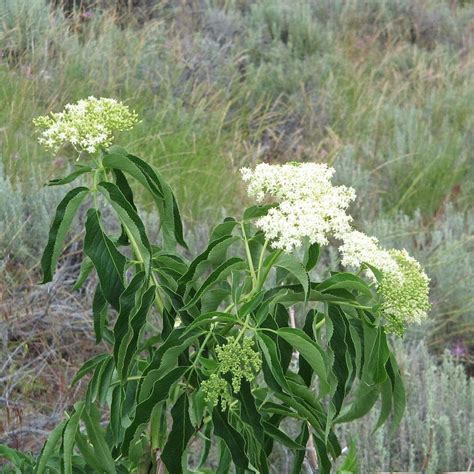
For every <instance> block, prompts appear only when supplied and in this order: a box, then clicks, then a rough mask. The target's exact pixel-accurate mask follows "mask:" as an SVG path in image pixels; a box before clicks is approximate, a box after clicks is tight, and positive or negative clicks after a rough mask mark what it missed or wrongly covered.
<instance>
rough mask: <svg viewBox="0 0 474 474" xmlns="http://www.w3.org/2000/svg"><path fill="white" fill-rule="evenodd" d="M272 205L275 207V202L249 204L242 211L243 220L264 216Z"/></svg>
mask: <svg viewBox="0 0 474 474" xmlns="http://www.w3.org/2000/svg"><path fill="white" fill-rule="evenodd" d="M274 207H277V204H265V205H262V206H251V207H249V208H248V209H246V210H245V211H244V221H248V220H250V219H256V218H257V217H262V216H266V215H267V214H268V211H269V210H270V209H272V208H274Z"/></svg>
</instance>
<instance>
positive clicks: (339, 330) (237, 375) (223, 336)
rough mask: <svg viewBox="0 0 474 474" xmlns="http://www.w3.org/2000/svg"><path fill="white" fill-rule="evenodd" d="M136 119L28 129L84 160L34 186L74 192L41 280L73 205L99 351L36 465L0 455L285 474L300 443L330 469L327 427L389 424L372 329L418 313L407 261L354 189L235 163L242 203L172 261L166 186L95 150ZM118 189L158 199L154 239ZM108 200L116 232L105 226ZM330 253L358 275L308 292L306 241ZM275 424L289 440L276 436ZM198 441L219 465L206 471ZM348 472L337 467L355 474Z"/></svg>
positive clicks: (112, 111)
mask: <svg viewBox="0 0 474 474" xmlns="http://www.w3.org/2000/svg"><path fill="white" fill-rule="evenodd" d="M136 122H137V117H136V114H135V113H133V112H130V111H129V110H128V108H127V107H126V106H124V105H123V104H120V103H119V102H117V101H114V100H111V99H95V98H89V99H87V100H83V101H80V102H79V103H78V104H74V105H69V106H67V107H66V110H65V112H62V113H59V114H51V115H50V116H49V117H43V118H39V119H37V121H36V123H37V124H38V125H39V126H40V127H41V129H42V132H41V136H40V141H41V142H42V143H44V144H45V145H46V146H47V147H49V148H51V149H53V150H58V149H59V148H60V147H61V146H63V145H65V144H70V145H72V146H73V147H74V148H75V149H76V150H78V151H79V152H80V155H79V156H80V160H81V161H82V162H81V163H80V164H77V165H76V169H75V170H74V171H73V172H72V173H71V174H70V175H69V176H66V177H64V178H59V179H55V180H52V181H50V183H49V185H51V186H59V185H64V184H68V183H72V182H74V181H75V180H76V179H77V178H78V177H82V178H83V180H84V181H85V182H88V183H89V184H88V185H87V186H86V185H84V186H78V187H75V188H73V189H72V190H70V191H68V192H67V193H66V195H65V196H64V199H63V200H62V201H61V202H60V204H59V205H58V208H57V210H56V215H55V217H54V219H53V222H52V225H51V229H50V233H49V240H48V243H47V245H46V249H45V251H44V254H43V257H42V260H41V267H42V270H43V275H44V278H43V283H46V282H50V281H52V280H53V275H54V271H55V268H56V266H57V263H58V259H59V258H60V255H61V251H62V248H63V246H64V241H65V236H66V234H67V232H68V229H69V227H70V225H71V222H72V220H73V218H74V216H75V214H76V213H77V211H78V209H79V208H80V207H81V206H86V207H88V210H87V218H86V221H85V234H84V243H83V250H84V259H83V264H82V268H81V272H80V275H79V276H78V280H77V283H76V285H75V288H76V289H77V288H80V287H81V285H83V284H84V282H85V281H86V279H87V278H88V277H89V276H90V274H91V273H92V272H96V274H97V277H98V283H97V288H96V290H95V295H94V299H93V307H92V316H93V323H94V324H93V326H94V332H95V337H96V340H97V343H101V342H102V343H103V344H102V346H101V347H104V348H107V349H106V350H104V352H103V353H101V354H99V355H97V356H95V357H93V358H92V359H91V360H89V361H88V362H86V363H85V364H84V365H83V367H82V368H81V369H80V370H79V371H78V373H77V375H76V376H75V378H74V380H73V381H72V385H74V384H76V383H77V382H78V381H79V380H80V379H82V378H83V377H89V383H88V388H87V393H86V395H85V397H84V399H83V400H81V401H79V402H77V403H76V404H75V405H74V408H72V409H71V410H70V411H69V412H68V413H67V414H66V417H65V419H64V421H62V422H61V423H60V424H59V425H58V426H57V427H56V428H55V429H54V430H53V432H52V433H51V435H50V436H49V438H48V440H47V441H46V443H45V445H44V447H43V450H42V451H41V453H40V455H39V456H38V457H34V456H30V455H26V454H22V453H19V452H17V451H14V450H13V449H10V448H7V447H2V448H1V451H0V454H3V455H4V456H5V457H7V458H8V459H9V460H10V461H11V462H12V465H13V466H15V467H14V469H17V470H19V471H18V472H36V473H56V472H61V473H63V472H64V473H67V474H71V473H73V472H74V473H76V472H78V473H79V472H83V473H89V472H105V473H127V472H130V473H131V472H160V473H163V472H169V473H171V474H179V473H184V472H218V473H226V472H234V471H235V472H239V473H244V472H258V473H269V472H270V458H271V453H272V449H273V447H274V444H275V443H279V444H282V445H284V446H285V447H286V448H287V449H288V450H289V451H291V452H293V458H292V460H293V471H292V472H294V473H299V472H301V470H302V465H303V462H304V459H305V450H306V447H307V445H308V444H310V445H311V446H314V447H315V450H316V453H317V463H318V469H319V472H321V473H329V472H330V471H331V469H332V466H333V463H334V460H336V459H337V458H338V457H339V456H340V455H341V446H340V445H339V442H338V440H337V437H336V435H335V429H334V428H335V425H337V424H338V423H347V422H350V421H352V420H354V419H357V418H360V417H362V416H364V415H365V414H366V413H368V412H369V411H370V410H371V408H372V407H373V406H374V404H375V403H376V402H377V400H378V399H381V411H380V417H379V419H378V422H377V424H376V426H375V427H374V428H378V427H380V426H381V425H382V424H384V423H385V422H386V421H387V420H388V419H390V420H391V423H392V432H393V431H395V430H396V428H397V425H398V423H399V422H400V419H401V417H402V415H403V411H404V405H405V393H404V387H403V381H402V377H401V375H400V370H399V368H398V366H397V361H396V358H395V354H394V353H393V351H392V350H391V348H390V344H389V340H388V337H387V333H395V334H397V335H402V333H403V329H404V327H405V326H406V324H407V323H410V322H419V321H420V320H422V319H423V318H425V317H426V315H427V312H428V311H429V303H428V283H429V281H428V278H427V276H426V275H425V274H424V272H423V270H422V268H421V267H420V265H419V264H418V263H417V262H416V261H415V260H414V259H413V258H412V257H410V256H409V255H408V254H407V253H406V252H405V251H399V250H386V249H383V248H381V247H380V246H379V244H378V241H377V239H376V238H374V237H368V236H366V235H365V234H363V233H362V232H360V231H358V230H355V229H354V228H353V227H352V219H351V217H350V215H349V214H348V208H349V205H350V203H351V202H352V201H353V200H354V199H355V193H354V191H353V190H352V189H351V188H347V187H345V186H338V187H336V186H334V185H333V184H332V183H331V178H332V175H333V173H334V170H333V169H331V168H329V167H328V166H326V165H323V164H314V163H308V164H300V163H289V164H285V165H280V166H274V165H268V164H260V165H258V166H256V168H255V169H243V170H242V177H243V179H244V181H245V182H247V183H248V191H249V195H251V196H254V197H255V199H256V201H257V204H256V205H255V206H252V207H250V208H249V209H247V210H245V211H244V212H243V215H242V216H241V217H240V218H239V219H234V218H232V217H228V218H226V219H224V221H223V222H221V223H220V224H218V225H217V226H216V227H215V228H214V229H213V231H212V232H211V234H210V238H209V242H208V244H207V247H206V248H205V250H204V251H203V252H202V253H200V254H199V255H197V256H195V257H194V258H192V259H189V258H187V257H186V255H188V254H189V251H188V250H186V249H187V246H186V242H185V240H184V237H183V225H182V222H181V217H180V213H179V207H178V204H177V201H176V199H175V196H174V194H173V192H172V190H171V188H170V187H169V185H168V184H167V183H166V182H165V180H164V179H163V177H162V176H161V174H160V173H159V171H158V170H156V169H155V168H154V167H152V166H150V165H149V164H147V163H146V161H144V160H142V159H141V158H138V157H137V156H134V155H131V154H129V153H128V152H127V151H126V150H124V149H123V148H120V147H118V146H110V145H111V143H112V138H113V133H114V132H115V131H119V130H124V129H129V128H130V127H131V126H133V124H134V123H136ZM132 182H133V184H132ZM132 186H141V187H143V188H144V190H145V191H146V192H147V193H149V194H150V195H151V197H152V198H153V200H154V203H155V204H156V212H157V213H158V214H159V218H160V232H161V240H160V242H159V243H152V242H150V239H149V236H148V235H149V234H148V232H147V229H146V226H145V225H144V223H143V221H142V219H141V218H140V215H139V213H138V210H137V204H138V203H137V202H136V201H135V199H134V193H133V191H132V189H134V188H133V187H132ZM106 207H109V208H110V209H111V210H112V211H113V213H114V214H115V216H116V217H117V220H118V222H119V223H120V227H121V232H120V233H119V234H117V235H114V234H111V233H110V232H108V230H107V227H106V225H105V224H104V221H103V217H102V216H103V212H104V209H105V208H106ZM330 244H331V245H336V246H338V248H339V251H340V253H341V261H342V264H343V265H344V266H346V267H348V268H350V269H353V270H354V271H356V272H357V273H352V272H349V271H333V272H332V273H331V274H330V275H329V276H328V277H327V278H326V279H325V280H323V281H319V280H318V281H315V280H313V279H312V278H311V274H312V270H313V268H314V267H315V266H316V265H317V263H318V256H319V251H320V247H321V246H324V245H330ZM290 311H292V312H294V313H295V314H296V317H295V318H291V317H290V314H289V313H290ZM287 419H291V420H292V423H293V424H296V425H297V426H298V430H299V435H298V436H297V437H296V438H295V437H290V436H289V435H288V434H287V433H286V432H285V430H284V427H285V426H286V424H285V420H287ZM195 440H199V442H197V443H196V442H194V441H195ZM213 446H214V449H213V450H212V452H215V450H216V449H217V451H218V453H219V454H218V460H217V461H216V460H215V459H214V460H213V461H212V460H209V453H210V452H211V447H213ZM198 449H199V450H200V453H199V452H197V451H198ZM352 454H354V453H352ZM352 454H351V456H352ZM196 459H198V460H196ZM191 461H192V462H191ZM347 461H348V462H346V463H345V466H344V468H342V469H343V471H344V472H355V468H353V467H352V468H351V466H353V465H354V463H353V459H348V460H347Z"/></svg>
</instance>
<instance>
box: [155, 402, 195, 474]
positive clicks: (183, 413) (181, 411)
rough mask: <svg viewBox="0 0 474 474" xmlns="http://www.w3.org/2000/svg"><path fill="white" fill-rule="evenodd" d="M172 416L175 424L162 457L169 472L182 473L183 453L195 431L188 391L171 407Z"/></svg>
mask: <svg viewBox="0 0 474 474" xmlns="http://www.w3.org/2000/svg"><path fill="white" fill-rule="evenodd" d="M171 417H172V418H173V426H172V428H171V431H170V434H169V436H168V441H167V442H166V444H165V447H164V448H163V453H162V454H161V459H163V462H164V463H165V465H166V468H167V469H168V471H169V472H172V473H176V474H181V473H182V472H183V466H182V458H183V453H184V452H185V450H186V448H187V446H188V442H189V440H190V439H191V437H192V435H193V433H194V427H193V425H192V424H191V420H190V418H189V400H188V396H187V395H186V393H183V394H182V395H181V396H180V397H179V398H178V400H177V401H176V403H175V405H174V407H173V408H172V409H171Z"/></svg>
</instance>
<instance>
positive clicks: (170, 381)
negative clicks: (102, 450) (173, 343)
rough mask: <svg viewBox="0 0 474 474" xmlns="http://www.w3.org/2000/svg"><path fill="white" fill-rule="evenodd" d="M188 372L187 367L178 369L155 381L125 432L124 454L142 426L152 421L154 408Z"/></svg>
mask: <svg viewBox="0 0 474 474" xmlns="http://www.w3.org/2000/svg"><path fill="white" fill-rule="evenodd" d="M186 370H187V367H176V368H175V369H173V370H171V371H170V372H168V373H167V374H166V375H165V376H164V377H162V378H160V379H158V380H156V381H155V383H154V384H153V389H152V391H151V393H150V395H149V396H148V397H147V398H146V399H145V400H143V401H142V402H140V403H139V404H138V405H137V409H136V412H135V418H134V419H133V421H132V423H131V425H130V426H129V427H128V428H127V429H126V431H125V436H124V440H123V443H122V446H121V451H122V453H123V454H126V453H127V452H128V448H129V446H130V443H131V441H132V439H133V437H134V435H135V432H136V431H137V429H138V427H139V426H140V425H141V424H143V423H148V422H149V421H150V416H151V413H152V410H153V407H154V406H155V405H156V404H157V403H160V402H162V401H163V400H166V399H167V398H168V397H169V394H170V392H171V387H172V386H173V385H174V384H175V383H176V382H177V381H178V380H179V379H180V378H181V377H182V376H183V375H184V373H185V372H186Z"/></svg>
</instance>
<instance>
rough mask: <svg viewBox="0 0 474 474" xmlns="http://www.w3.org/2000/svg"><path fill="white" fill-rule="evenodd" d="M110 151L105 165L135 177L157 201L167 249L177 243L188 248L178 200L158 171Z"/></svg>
mask: <svg viewBox="0 0 474 474" xmlns="http://www.w3.org/2000/svg"><path fill="white" fill-rule="evenodd" d="M110 151H111V153H108V154H107V155H106V156H105V157H104V159H103V160H102V163H103V165H104V166H105V167H108V168H113V169H118V170H120V171H123V172H124V173H127V174H130V175H131V176H133V177H134V178H135V179H137V180H138V181H139V182H140V183H141V184H142V185H143V186H144V187H145V188H146V189H148V191H149V192H150V193H151V195H152V197H153V199H154V200H155V203H156V205H157V207H158V210H159V213H160V219H161V229H162V232H163V240H164V243H165V248H167V249H170V248H173V246H174V244H175V242H177V243H178V244H180V245H182V246H183V247H185V248H187V245H186V242H185V241H184V237H183V225H182V222H181V216H180V212H179V208H178V204H177V202H176V198H175V197H174V194H173V192H172V191H171V188H170V187H169V185H168V184H167V183H166V182H165V181H164V180H163V178H162V177H161V175H160V174H159V173H158V171H157V170H156V169H155V168H153V167H152V166H150V165H149V164H148V163H146V162H145V161H143V160H142V159H140V158H138V157H136V156H133V155H130V154H126V152H125V153H123V152H122V150H119V149H118V148H114V147H111V148H110Z"/></svg>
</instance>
